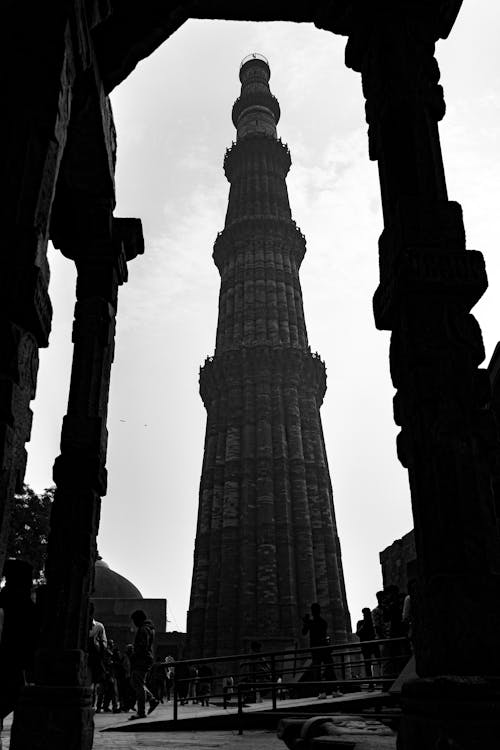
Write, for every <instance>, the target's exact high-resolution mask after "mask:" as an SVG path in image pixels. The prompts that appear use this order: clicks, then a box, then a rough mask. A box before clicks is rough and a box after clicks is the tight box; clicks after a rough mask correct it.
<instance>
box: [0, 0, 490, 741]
mask: <svg viewBox="0 0 500 750" xmlns="http://www.w3.org/2000/svg"><path fill="white" fill-rule="evenodd" d="M460 6H461V0H420V1H419V2H416V1H415V0H384V1H383V2H382V1H381V0H373V1H372V2H365V1H364V0H363V1H362V0H331V2H328V3H319V2H318V3H314V2H311V3H294V4H290V3H288V2H284V1H283V0H268V2H266V3H265V4H262V3H249V2H246V1H244V0H242V2H240V3H233V2H227V0H221V1H220V2H217V3H214V2H206V1H205V0H197V1H196V2H194V0H193V1H191V2H185V3H182V2H170V1H169V0H165V1H164V2H161V3H159V2H157V0H127V2H124V1H123V0H66V1H65V2H62V1H61V0H54V2H50V3H40V2H34V1H32V0H26V1H25V2H13V1H12V0H7V2H5V3H4V4H3V7H2V11H3V15H2V22H3V26H4V29H5V34H4V39H3V44H2V46H1V51H0V54H1V55H2V64H1V65H0V71H1V72H0V75H1V76H2V93H3V97H4V104H5V106H4V108H3V112H2V118H1V121H0V129H1V143H2V150H3V155H4V158H3V159H2V162H1V165H2V166H1V170H2V173H1V177H2V185H3V186H4V188H5V189H4V192H3V198H2V202H1V203H0V216H1V226H2V238H1V242H2V253H1V259H0V284H1V291H2V294H1V295H0V351H1V356H0V383H1V388H0V425H1V430H0V564H1V563H2V562H3V560H2V559H1V558H2V557H3V555H4V553H5V541H6V536H7V533H8V526H9V515H10V508H11V502H12V494H13V492H14V490H15V488H16V485H17V486H19V485H20V482H21V481H22V479H23V474H24V462H25V453H24V444H25V442H26V440H27V439H28V438H29V433H30V424H31V414H30V410H29V402H30V400H31V399H32V397H33V396H34V393H35V388H36V375H37V363H38V354H37V353H38V348H39V347H41V346H46V345H47V343H48V335H49V330H50V319H51V308H50V302H49V298H48V294H47V286H48V269H47V262H46V248H47V241H48V238H49V236H50V237H51V238H52V239H53V240H54V243H55V245H56V246H57V247H59V248H61V250H62V251H63V252H64V253H65V254H66V255H67V256H68V257H70V258H73V259H74V261H75V263H76V265H77V269H78V287H77V306H76V311H75V327H74V345H75V353H74V360H73V371H72V382H71V392H70V397H69V405H68V413H67V417H66V419H65V422H64V427H63V436H62V443H61V456H60V458H59V459H58V460H57V463H56V467H55V472H54V475H55V480H56V483H57V496H56V500H55V503H54V513H53V518H52V524H51V526H52V529H51V536H50V541H49V548H50V549H49V569H48V571H47V577H48V585H49V601H50V604H51V610H50V617H49V618H48V619H47V621H46V623H45V625H44V634H43V644H42V646H43V647H42V649H41V650H40V653H39V654H38V659H37V670H36V675H35V678H36V684H35V685H34V686H32V687H29V688H27V689H26V691H25V693H24V695H23V698H22V701H21V703H20V705H19V706H18V708H17V709H16V711H15V716H14V726H13V732H12V742H11V748H12V750H34V748H40V749H42V748H43V749H44V750H45V748H51V750H88V749H89V748H90V747H91V746H92V733H93V728H92V714H91V710H90V690H89V688H88V687H87V685H88V678H87V675H86V669H85V664H86V662H85V634H86V626H87V617H88V601H89V595H90V591H91V586H92V572H93V566H94V559H95V536H96V534H97V529H98V520H99V504H100V498H101V496H102V495H103V494H104V493H105V491H106V474H105V458H106V409H107V396H108V387H109V374H110V368H111V362H112V357H113V332H114V319H115V315H116V305H117V289H118V285H119V284H120V283H121V282H123V281H124V280H125V278H126V262H127V261H128V260H131V259H132V258H133V257H134V256H135V255H136V254H137V253H139V252H141V251H142V236H141V231H140V223H139V222H138V221H137V220H135V221H134V220H119V219H115V218H114V217H113V215H112V212H113V207H114V189H113V172H114V148H113V142H114V132H113V128H112V122H111V117H110V111H109V107H108V102H107V94H109V92H110V91H111V90H112V89H113V88H114V87H115V86H116V85H118V84H119V83H120V82H121V81H123V80H124V78H126V76H127V75H128V74H129V73H130V72H131V71H132V70H133V69H134V67H135V66H136V65H137V63H138V62H139V61H140V60H141V59H143V58H144V57H146V56H147V55H149V54H151V53H152V52H153V51H154V50H155V49H156V48H157V47H158V46H159V45H160V44H161V43H162V42H163V41H165V40H166V39H167V38H168V37H169V36H170V35H171V34H173V33H174V32H175V31H176V29H178V28H179V27H180V26H181V25H182V23H183V22H184V21H185V20H186V19H187V18H190V17H192V18H206V19H210V18H221V19H222V18H225V19H229V20H247V21H248V20H252V21H264V20H268V21H275V20H286V21H294V22H309V23H314V24H315V25H316V26H318V27H319V28H322V29H326V30H329V31H332V32H333V33H336V34H342V35H344V36H346V37H348V42H347V48H346V64H347V65H348V66H349V67H350V68H352V69H353V70H355V71H358V72H360V73H361V74H362V83H363V91H364V94H365V96H366V99H367V101H366V114H367V120H368V124H369V154H370V158H372V159H374V160H376V161H377V162H378V168H379V174H380V184H381V197H382V204H383V213H384V228H383V232H382V235H381V238H380V274H381V279H380V286H379V288H378V290H377V292H376V295H375V305H374V307H375V319H376V325H377V326H378V327H379V328H382V329H386V330H390V331H392V342H391V353H390V360H391V375H392V378H393V382H394V385H395V387H396V388H397V395H396V398H395V418H396V421H397V422H398V424H400V425H401V434H400V436H399V439H398V455H399V457H400V459H401V461H402V462H403V464H404V466H406V467H407V469H408V473H409V478H410V487H411V494H412V506H413V515H414V523H415V546H416V552H417V560H418V564H417V568H418V596H417V598H416V601H415V604H416V607H417V612H418V619H417V623H416V628H415V639H416V659H417V672H418V674H419V675H421V678H420V679H419V680H417V681H416V682H413V683H412V684H408V685H406V686H405V687H404V689H403V720H402V723H401V729H400V733H399V737H398V743H399V748H400V750H413V749H414V748H415V750H416V749H417V748H418V750H431V748H432V749H433V750H434V749H435V748H436V747H443V748H445V747H459V748H461V749H462V750H472V749H473V748H474V749H476V748H482V747H493V746H494V743H495V742H496V741H497V738H498V735H499V734H500V718H499V717H500V689H499V687H498V677H499V675H500V652H499V650H498V633H499V632H500V545H499V536H498V530H497V529H498V521H497V515H498V514H496V513H495V504H494V492H493V483H494V481H495V482H496V484H497V486H498V481H497V479H498V475H499V472H498V456H499V442H498V430H497V427H496V422H495V418H494V412H493V411H492V410H491V409H490V408H489V405H490V401H491V387H490V380H489V377H488V373H487V371H486V370H485V369H481V368H480V364H481V363H482V361H483V358H484V350H483V345H482V341H481V334H480V330H479V326H478V325H477V322H476V321H475V319H474V318H473V316H472V315H471V314H470V311H471V309H472V307H473V306H474V305H475V303H476V302H477V301H478V299H480V297H481V295H482V294H483V293H484V291H485V289H486V287H487V279H486V273H485V269H484V262H483V259H482V256H481V254H480V252H477V251H472V250H466V247H465V232H464V227H463V222H462V214H461V209H460V206H459V204H458V203H455V202H452V201H450V200H449V199H448V196H447V191H446V182H445V172H444V167H443V161H442V156H441V149H440V143H439V133H438V122H439V120H440V119H441V118H442V117H443V115H444V112H445V106H444V99H443V91H442V88H441V86H440V85H439V83H438V82H439V70H438V66H437V63H436V60H435V59H434V48H435V43H436V42H437V41H438V40H439V39H445V38H446V37H447V36H448V35H449V34H450V32H451V30H452V27H453V24H454V22H455V19H456V17H457V14H458V12H459V10H460ZM468 52H469V51H464V54H466V53H468ZM325 95H328V96H334V95H335V93H334V92H325ZM271 111H272V110H271ZM273 148H274V147H273ZM278 158H279V157H278ZM282 158H286V156H285V155H283V157H282ZM353 210H356V207H353ZM294 236H295V235H294ZM223 244H224V241H222V243H221V247H222V245H223ZM218 262H220V263H221V268H225V267H226V266H225V265H224V261H223V258H222V257H220V260H219V261H218ZM233 324H234V318H233ZM290 330H291V329H290ZM297 331H298V329H297ZM221 333H222V330H221ZM224 345H225V342H224ZM220 346H221V347H222V346H223V338H222V339H221V343H220ZM224 356H225V357H228V358H230V353H229V352H228V353H227V354H226V353H225V354H224ZM269 364H271V362H270V363H269ZM314 367H316V368H317V367H318V363H317V362H316V363H313V365H312V370H313V372H314ZM209 369H212V370H214V369H215V366H214V365H213V364H212V366H211V368H207V378H208V370H209ZM233 397H234V396H233V395H232V396H231V398H233ZM264 400H265V399H264ZM266 492H267V491H266ZM226 532H227V533H228V535H229V536H230V534H231V533H232V532H231V530H230V529H226Z"/></svg>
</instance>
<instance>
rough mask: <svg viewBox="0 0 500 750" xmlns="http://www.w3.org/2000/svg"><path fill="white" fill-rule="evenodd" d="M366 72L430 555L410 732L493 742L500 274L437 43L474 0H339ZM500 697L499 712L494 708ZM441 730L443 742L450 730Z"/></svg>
mask: <svg viewBox="0 0 500 750" xmlns="http://www.w3.org/2000/svg"><path fill="white" fill-rule="evenodd" d="M340 6H342V7H343V11H342V13H343V15H342V14H341V15H339V16H338V17H336V18H335V23H334V24H332V25H330V28H334V30H335V31H340V33H347V34H349V40H348V43H347V48H346V64H347V65H348V67H351V68H353V69H354V70H357V71H359V72H361V74H362V81H363V92H364V94H365V97H366V100H367V101H366V116H367V121H368V124H369V131H368V132H369V150H370V158H371V159H374V160H377V162H378V167H379V175H380V185H381V195H382V205H383V213H384V230H383V232H382V235H381V238H380V243H379V249H380V286H379V287H378V289H377V291H376V293H375V297H374V312H375V321H376V325H377V327H378V328H380V329H385V330H391V331H392V338H391V350H390V365H391V376H392V380H393V383H394V386H395V387H396V388H397V394H396V396H395V399H394V415H395V420H396V422H397V424H398V425H400V426H401V433H400V435H399V436H398V441H397V444H398V456H399V458H400V460H401V462H402V463H403V465H404V466H405V467H406V468H407V469H408V474H409V481H410V488H411V496H412V508H413V516H414V522H415V539H416V547H417V556H418V587H417V591H418V595H417V597H416V600H415V601H414V604H415V607H416V610H417V622H416V628H415V630H416V633H415V638H416V659H417V672H418V674H419V675H420V676H421V679H419V680H417V681H415V682H413V683H409V684H407V685H406V686H405V688H404V691H403V705H404V712H405V713H404V719H403V721H402V725H401V730H400V733H399V738H398V747H399V748H401V750H402V749H403V748H404V749H405V750H406V749H407V748H419V750H422V748H435V747H438V746H439V747H443V748H444V747H451V746H453V747H460V748H463V750H465V749H466V748H467V749H468V748H472V747H474V748H476V747H483V746H484V747H486V746H487V744H488V738H489V737H490V732H491V731H492V730H493V725H494V727H495V731H496V733H498V730H499V728H500V727H499V720H498V710H499V707H500V700H499V698H500V694H499V692H498V687H497V680H498V677H496V676H498V675H499V674H500V656H499V654H498V648H497V640H498V631H499V627H500V545H499V543H498V542H499V539H498V534H497V530H496V524H495V512H494V502H493V493H492V487H491V461H492V456H494V454H495V453H496V452H497V450H498V440H497V434H496V425H495V423H494V419H493V416H492V413H491V411H489V410H488V409H487V408H486V406H487V402H488V398H489V383H488V378H487V373H486V371H485V370H483V369H480V368H479V365H480V364H481V362H482V361H483V359H484V349H483V343H482V339H481V332H480V328H479V325H478V324H477V322H476V320H475V319H474V317H473V316H472V315H471V314H470V310H471V308H472V307H473V306H474V304H475V303H476V302H477V301H478V300H479V299H480V297H481V296H482V294H483V293H484V291H485V290H486V287H487V279H486V272H485V269H484V261H483V257H482V255H481V253H479V252H476V251H472V250H466V247H465V232H464V227H463V223H462V212H461V208H460V205H459V204H458V203H455V202H453V201H449V200H448V197H447V192H446V183H445V177H444V169H443V163H442V157H441V148H440V143H439V133H438V121H439V120H440V119H441V118H442V117H443V115H444V112H445V105H444V99H443V91H442V88H441V86H440V85H439V69H438V65H437V62H436V60H435V58H434V46H435V42H436V41H437V40H438V39H439V38H440V37H443V38H444V37H446V36H447V35H448V33H449V31H450V30H451V27H452V25H453V22H454V20H455V17H456V15H457V13H458V10H459V8H460V2H425V1H424V2H420V3H415V2H410V0H398V2H396V1H389V2H387V1H386V2H383V3H382V2H375V3H370V4H365V3H361V2H359V3H358V2H351V3H339V4H337V8H339V7H340ZM495 712H496V713H495ZM441 743H442V744H441Z"/></svg>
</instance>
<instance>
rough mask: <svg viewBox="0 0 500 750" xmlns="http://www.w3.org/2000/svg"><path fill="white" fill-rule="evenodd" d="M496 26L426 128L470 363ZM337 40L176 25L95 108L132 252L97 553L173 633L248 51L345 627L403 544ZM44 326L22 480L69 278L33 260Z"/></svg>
mask: <svg viewBox="0 0 500 750" xmlns="http://www.w3.org/2000/svg"><path fill="white" fill-rule="evenodd" d="M499 17H500V10H499V9H498V7H497V5H496V4H495V3H491V2H489V1H488V0H474V2H473V3H472V2H468V3H464V7H463V9H462V11H461V14H460V16H459V18H458V21H457V23H456V25H455V28H454V30H453V32H452V36H451V38H450V39H449V40H447V41H444V42H440V43H439V44H438V46H437V58H438V62H439V64H440V68H441V73H442V78H441V82H442V83H443V85H444V90H445V99H446V102H447V115H446V117H445V119H444V121H443V123H442V124H441V136H442V147H443V153H444V163H445V169H446V175H447V182H448V189H449V196H450V199H453V200H458V201H459V202H460V203H461V204H462V206H463V209H464V218H465V227H466V231H467V241H468V248H469V249H477V250H481V251H482V252H483V253H484V255H485V257H486V267H487V270H488V275H489V279H490V288H489V290H488V292H487V293H486V295H485V297H484V298H483V300H482V301H481V302H480V303H479V304H478V305H477V307H476V308H475V314H476V316H477V318H478V320H479V322H480V324H481V327H482V329H483V334H484V338H485V345H486V352H487V359H489V357H490V356H491V354H492V352H493V349H494V346H495V344H496V342H497V339H498V338H500V326H499V322H498V321H499V312H500V260H499V258H498V256H499V248H500V237H499V234H500V230H499V220H498V213H499V206H500V168H499V167H500V165H499V163H498V161H499V160H498V142H499V136H500V97H499V91H498V88H499V84H498V71H499V65H498V63H499V56H500V55H499V46H498V32H497V30H498V28H499V23H498V22H499ZM344 47H345V39H344V38H342V37H338V36H334V35H333V34H330V33H328V32H324V31H318V30H317V29H315V28H314V27H313V26H311V25H299V24H285V23H272V24H250V23H228V22H205V21H188V22H187V23H186V24H185V25H184V26H183V27H182V28H181V29H180V30H179V31H178V32H176V34H175V35H174V36H173V37H172V38H171V39H169V40H168V41H167V42H166V43H165V44H164V45H163V46H162V47H161V48H160V49H159V50H158V51H157V52H155V53H154V54H153V55H152V56H151V57H150V58H148V59H147V60H145V61H143V62H142V63H141V64H140V65H139V66H138V68H137V69H136V70H135V71H134V72H133V73H132V74H131V75H130V77H129V78H128V79H127V81H125V82H124V83H123V84H122V85H121V86H120V87H119V88H118V89H117V90H116V91H114V92H113V94H112V97H111V99H112V105H113V110H114V115H115V121H116V127H117V133H118V166H117V208H116V211H115V215H116V216H132V217H139V218H141V219H142V223H143V230H144V237H145V244H146V251H145V255H144V256H142V257H139V258H137V259H136V260H134V261H133V262H132V263H131V264H130V265H129V282H128V284H127V285H125V286H124V287H122V288H121V290H120V299H119V311H118V326H117V341H116V354H115V362H114V366H113V373H112V380H111V399H110V411H109V420H108V429H109V446H108V463H107V466H108V473H109V486H108V494H107V497H105V498H104V499H103V504H102V517H101V528H100V532H99V538H98V545H99V551H100V554H101V555H102V556H103V558H104V559H105V560H106V561H107V562H108V564H109V565H110V566H111V567H112V568H113V569H115V570H117V571H119V572H120V573H122V574H123V575H125V576H127V577H128V578H130V579H131V580H132V581H133V582H134V583H135V584H136V586H137V587H138V588H139V589H140V590H141V592H142V594H143V595H144V596H146V597H164V598H167V599H168V617H169V620H170V623H169V629H171V630H174V629H184V628H185V615H186V610H187V607H188V603H189V592H190V585H191V573H192V555H193V545H194V534H195V525H196V515H197V507H198V483H199V477H200V471H201V462H202V456H203V439H204V430H205V419H206V412H205V410H204V408H203V404H202V402H201V399H200V397H199V394H198V372H199V367H200V365H201V364H202V363H203V361H204V359H205V356H206V355H210V354H213V350H214V346H215V331H216V323H217V304H218V293H219V282H220V277H219V274H218V271H217V269H216V268H215V265H214V264H213V260H212V257H211V256H212V247H213V243H214V240H215V237H216V235H217V232H219V231H220V230H221V229H222V228H223V225H224V217H225V211H226V207H227V199H228V191H229V184H228V183H227V181H226V179H225V177H224V173H223V169H222V162H223V157H224V151H225V149H226V148H227V147H228V146H230V144H231V141H232V140H233V139H234V138H235V130H234V127H233V125H232V122H231V107H232V104H233V101H234V100H235V99H236V97H237V96H238V95H239V92H240V83H239V80H238V69H239V64H240V61H241V59H242V58H243V57H244V56H245V55H247V54H248V53H249V52H254V51H257V52H261V53H263V54H264V55H266V57H267V58H268V60H269V62H270V67H271V81H270V84H271V90H272V92H273V93H274V94H275V96H276V97H277V98H278V100H279V102H280V105H281V112H282V116H281V121H280V123H279V125H278V132H279V135H280V136H281V138H282V139H283V141H285V142H286V143H287V144H288V146H289V148H290V152H291V156H292V168H291V170H290V173H289V177H288V180H287V184H288V188H289V194H290V204H291V208H292V214H293V217H294V219H295V220H296V222H297V224H298V225H299V226H300V228H301V230H302V232H303V233H304V234H305V236H306V240H307V253H306V256H305V259H304V262H303V265H302V268H301V272H300V276H301V283H302V290H303V297H304V307H305V315H306V323H307V327H308V333H309V340H310V344H311V347H312V349H313V351H315V350H317V351H318V352H319V353H320V354H321V356H322V358H323V359H324V360H325V362H326V366H327V376H328V380H327V385H328V390H327V394H326V397H325V402H324V405H323V407H322V410H321V414H322V420H323V425H324V431H325V439H326V446H327V452H328V458H329V464H330V471H331V476H332V483H333V488H334V498H335V509H336V514H337V523H338V529H339V535H340V541H341V545H342V553H343V563H344V571H345V576H346V586H347V597H348V601H349V605H350V610H351V617H352V619H353V621H354V623H355V622H356V620H357V619H358V618H359V616H360V611H361V608H362V607H365V606H369V607H373V606H375V597H374V594H375V592H376V591H377V590H378V589H379V588H380V587H381V584H382V578H381V571H380V565H379V559H378V555H379V552H380V551H381V550H382V549H384V548H385V547H386V546H387V545H389V544H391V543H392V542H393V541H394V540H395V539H397V538H399V537H401V536H402V535H403V534H405V533H407V532H408V531H409V530H410V529H411V528H412V519H411V509H410V498H409V491H408V480H407V474H406V471H405V470H404V469H403V468H402V467H401V466H400V464H399V463H398V461H397V458H396V451H395V438H396V434H397V428H396V426H395V425H394V422H393V419H392V397H393V395H394V390H393V388H392V385H391V382H390V376H389V366H388V346H389V334H388V333H387V332H379V331H377V330H376V329H375V326H374V323H373V315H372V307H371V305H372V295H373V292H374V291H375V289H376V287H377V284H378V254H377V240H378V236H379V234H380V232H381V230H382V215H381V210H380V198H379V186H378V177H377V165H376V163H373V162H370V161H369V160H368V149H367V137H366V124H365V121H364V100H363V97H362V93H361V81H360V76H359V75H358V74H356V73H354V72H353V71H350V70H348V69H347V68H346V67H345V66H344V62H343V56H344ZM49 260H50V263H51V269H52V279H51V289H50V291H51V297H52V300H53V305H54V325H53V332H52V336H51V343H50V348H49V349H48V350H44V351H43V352H42V353H41V365H40V375H39V386H38V395H37V399H36V401H35V402H34V404H33V410H34V426H33V433H32V440H31V443H30V444H29V445H28V453H29V457H28V471H27V476H26V479H27V481H28V483H29V484H31V486H32V487H33V488H34V489H36V490H41V489H43V488H44V487H46V486H48V485H49V484H50V483H51V470H52V464H53V462H54V459H55V457H56V456H57V454H58V452H59V437H60V430H61V423H62V417H63V415H64V413H65V411H66V403H67V394H68V384H69V375H70V364H71V355H72V347H71V324H72V317H73V304H74V283H75V273H74V269H73V265H72V263H71V262H70V261H68V260H66V259H64V258H63V257H62V256H60V255H59V254H58V253H57V252H56V251H54V250H53V249H50V251H49Z"/></svg>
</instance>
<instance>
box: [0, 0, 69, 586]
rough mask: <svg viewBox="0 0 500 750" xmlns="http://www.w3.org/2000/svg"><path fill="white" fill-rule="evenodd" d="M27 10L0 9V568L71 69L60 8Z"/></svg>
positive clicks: (22, 458) (30, 380)
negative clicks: (0, 40) (3, 33)
mask: <svg viewBox="0 0 500 750" xmlns="http://www.w3.org/2000/svg"><path fill="white" fill-rule="evenodd" d="M26 13H27V11H26V7H25V6H24V5H23V4H22V3H9V7H8V8H4V9H3V15H2V23H3V24H4V26H5V28H6V29H9V34H10V35H11V37H12V38H13V39H15V44H14V45H12V46H9V44H8V43H6V44H4V45H2V52H1V53H0V56H3V57H2V60H1V65H0V70H2V71H4V72H6V74H5V76H3V77H2V93H3V101H4V107H3V112H2V117H1V122H0V141H1V143H2V152H3V158H2V166H1V181H2V185H3V186H4V190H3V194H2V201H1V204H0V223H1V226H2V237H1V252H0V571H1V570H2V568H3V563H4V559H5V554H6V548H7V542H8V536H9V529H10V512H11V508H12V504H13V498H14V493H15V492H16V491H21V489H22V485H23V480H24V473H25V468H26V451H25V449H24V445H25V443H26V442H27V441H28V440H29V438H30V432H31V420H32V413H31V410H30V408H29V403H30V400H31V399H33V398H34V396H35V390H36V381H37V373H38V349H39V347H46V346H47V345H48V338H49V333H50V325H51V319H52V308H51V304H50V300H49V295H48V283H49V268H48V264H47V258H46V254H47V239H48V228H49V221H50V213H51V207H52V202H53V198H54V191H55V186H56V181H57V176H58V172H59V166H60V163H61V157H62V153H63V150H64V147H65V143H66V135H67V128H68V122H69V117H70V111H71V105H72V84H73V80H74V77H75V63H74V54H73V52H74V50H73V45H72V41H71V36H70V34H69V18H68V15H69V14H68V9H67V8H63V7H62V6H61V4H60V3H53V4H51V7H50V8H49V7H44V8H42V6H39V7H35V6H33V7H30V11H29V14H28V15H29V18H30V20H29V22H27V20H26ZM34 61H38V63H35V62H34ZM48 70H50V72H51V75H50V77H49V76H48V75H47V71H48Z"/></svg>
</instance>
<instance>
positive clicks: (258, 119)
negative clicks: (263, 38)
mask: <svg viewBox="0 0 500 750" xmlns="http://www.w3.org/2000/svg"><path fill="white" fill-rule="evenodd" d="M270 77H271V69H270V67H269V63H268V61H267V59H266V58H265V57H264V55H261V54H260V53H259V52H252V53H251V54H250V55H247V56H246V57H244V58H243V60H242V62H241V65H240V81H241V94H240V96H239V97H238V99H236V101H235V103H234V105H233V113H232V116H233V123H234V127H235V128H236V131H237V140H239V139H240V138H244V137H247V136H251V135H268V136H272V137H273V138H277V134H276V125H277V123H278V121H279V119H280V106H279V104H278V100H277V99H276V97H275V96H273V95H272V94H271V91H270V89H269V79H270Z"/></svg>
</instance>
